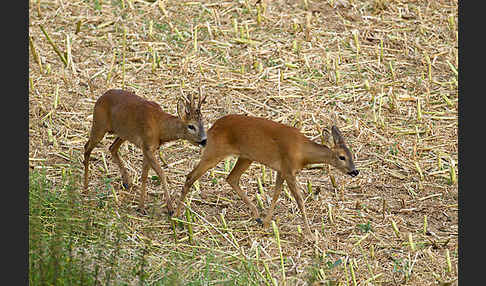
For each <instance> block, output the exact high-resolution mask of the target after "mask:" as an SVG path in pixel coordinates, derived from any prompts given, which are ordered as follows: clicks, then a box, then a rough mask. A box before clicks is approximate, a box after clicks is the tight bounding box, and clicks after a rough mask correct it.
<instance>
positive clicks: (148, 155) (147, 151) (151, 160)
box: [141, 147, 173, 214]
mask: <svg viewBox="0 0 486 286" xmlns="http://www.w3.org/2000/svg"><path fill="white" fill-rule="evenodd" d="M154 149H155V148H150V147H149V148H147V147H145V148H143V156H144V160H147V162H148V165H149V166H150V167H152V169H154V171H155V173H157V175H158V176H159V178H160V182H161V184H162V189H163V190H164V192H165V200H166V203H167V211H168V212H169V214H172V212H173V210H172V203H171V199H170V195H169V190H168V189H167V176H166V175H165V172H164V170H162V168H161V167H160V164H159V163H158V162H157V161H156V159H155V156H154V152H155V150H154ZM147 172H148V170H147ZM147 174H148V173H147ZM145 181H146V180H145ZM145 193H146V189H142V195H141V198H142V197H143V199H145Z"/></svg>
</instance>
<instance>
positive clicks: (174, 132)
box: [160, 115, 185, 142]
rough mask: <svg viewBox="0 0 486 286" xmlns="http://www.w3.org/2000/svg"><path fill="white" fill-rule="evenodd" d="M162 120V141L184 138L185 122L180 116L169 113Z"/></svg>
mask: <svg viewBox="0 0 486 286" xmlns="http://www.w3.org/2000/svg"><path fill="white" fill-rule="evenodd" d="M160 122H161V124H160V141H161V142H169V141H174V140H178V139H182V138H184V134H185V124H184V122H183V121H182V120H181V119H180V118H179V117H176V116H173V115H168V116H166V117H165V118H163V120H161V121H160Z"/></svg>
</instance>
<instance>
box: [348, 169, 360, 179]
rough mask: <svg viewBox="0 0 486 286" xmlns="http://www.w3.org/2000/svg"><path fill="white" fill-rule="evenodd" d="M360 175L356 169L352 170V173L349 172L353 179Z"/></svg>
mask: <svg viewBox="0 0 486 286" xmlns="http://www.w3.org/2000/svg"><path fill="white" fill-rule="evenodd" d="M358 174H359V171H358V170H356V169H354V170H352V171H351V172H348V175H350V176H351V177H356V176H357V175H358Z"/></svg>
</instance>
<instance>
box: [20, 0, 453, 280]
mask: <svg viewBox="0 0 486 286" xmlns="http://www.w3.org/2000/svg"><path fill="white" fill-rule="evenodd" d="M254 2H255V1H250V0H245V1H203V2H195V1H193V2H186V1H171V0H167V1H160V0H159V1H141V0H95V1H62V0H58V1H49V0H31V1H30V10H29V15H30V17H29V33H30V36H31V39H32V41H31V45H30V51H31V53H30V55H29V56H30V61H29V82H30V87H29V136H30V138H29V139H30V140H29V164H30V168H45V169H46V170H47V172H48V173H47V176H48V178H49V179H50V180H51V181H52V183H53V184H54V185H55V184H56V183H60V182H61V171H62V170H63V169H65V168H68V167H73V168H74V169H75V170H77V171H79V173H80V174H82V172H83V171H82V164H81V162H82V152H83V146H84V144H85V142H86V140H87V136H88V135H87V134H88V132H89V128H90V125H91V119H92V118H91V113H92V108H93V104H94V101H95V100H96V98H97V97H99V96H100V95H101V94H102V93H103V92H104V91H106V90H107V89H109V88H120V87H124V88H126V89H130V90H133V91H135V92H136V93H137V94H138V95H141V96H143V97H145V98H147V99H150V100H154V101H156V102H158V103H159V104H160V105H161V106H162V108H163V109H164V110H166V111H167V112H169V113H172V114H175V113H176V112H175V111H176V107H175V106H176V102H177V98H178V96H179V86H180V85H181V84H182V85H183V88H184V90H187V91H189V90H193V91H196V90H197V88H198V83H199V80H200V81H201V83H202V85H204V86H205V89H204V92H206V93H208V99H207V104H206V105H205V106H204V107H203V111H202V112H203V116H204V117H205V121H206V125H207V127H210V126H211V124H212V123H213V122H214V121H215V120H216V119H218V118H219V117H221V116H222V115H225V114H229V113H244V114H251V115H257V116H262V117H266V118H270V119H273V120H275V121H279V122H283V123H286V124H292V125H296V126H299V127H300V128H301V129H302V131H303V132H304V133H305V134H307V135H308V136H309V137H311V138H315V139H316V140H318V138H319V136H318V135H319V133H320V129H319V128H323V127H327V126H328V124H329V119H328V115H329V111H335V112H336V113H337V114H338V116H339V119H340V122H341V126H340V127H341V130H342V131H343V133H344V136H345V137H346V139H347V142H348V146H349V147H350V148H351V149H352V150H353V152H354V154H355V156H356V161H355V162H356V165H357V167H358V168H359V170H360V175H359V176H358V177H356V178H349V177H347V176H343V175H341V174H338V173H337V172H336V171H335V170H333V169H332V168H331V170H330V174H331V175H333V176H335V180H336V183H337V185H336V187H333V185H332V184H331V179H330V176H329V174H328V171H327V169H326V168H325V169H324V170H323V171H321V170H320V169H317V170H316V169H312V170H304V171H303V172H301V174H300V175H299V176H298V181H299V182H300V185H301V189H302V191H303V192H304V193H305V198H306V199H305V201H306V202H305V203H306V207H307V211H308V216H309V221H310V225H311V228H312V229H313V230H315V232H316V233H317V236H318V240H317V241H316V243H315V244H314V245H313V244H305V243H303V241H302V240H301V237H300V235H299V233H298V226H299V225H301V218H300V213H299V212H298V209H297V205H296V203H295V202H294V201H293V199H290V198H289V196H288V195H285V194H284V195H282V196H281V197H280V200H279V203H278V204H277V207H276V211H275V215H274V220H275V222H276V226H277V227H278V229H279V245H278V246H277V243H276V240H275V238H274V236H273V232H272V229H270V228H269V229H262V228H261V227H260V226H258V225H256V223H254V222H252V221H251V219H250V216H249V211H248V208H247V207H246V206H245V205H244V204H242V203H241V200H240V199H239V198H238V197H237V195H236V194H235V193H233V191H232V190H231V187H230V186H229V185H228V184H227V183H226V182H225V180H224V178H225V176H226V174H227V173H228V172H229V168H230V165H231V164H233V163H234V161H235V160H234V159H229V160H228V161H227V162H225V163H224V164H223V163H221V164H219V165H218V166H217V167H216V168H215V169H213V171H212V172H208V173H207V174H206V175H204V176H203V177H202V178H201V179H200V181H199V189H197V190H195V191H193V192H192V193H191V196H190V198H189V199H188V203H189V204H190V208H191V211H192V219H193V225H192V229H191V239H193V240H194V241H193V244H189V231H188V230H187V229H185V230H180V229H178V230H177V234H176V237H177V242H174V233H173V230H172V227H171V225H170V223H169V222H168V221H167V220H166V219H165V218H163V219H160V218H157V217H154V216H142V215H140V214H138V213H136V212H135V211H134V210H133V209H134V208H135V206H136V202H135V200H136V199H137V196H136V192H132V193H126V192H123V191H122V190H121V177H120V174H119V172H118V169H117V167H116V165H115V164H113V162H112V161H111V158H109V157H110V155H109V152H107V148H108V146H109V144H111V142H112V141H113V137H110V136H107V137H105V139H104V140H103V141H102V143H101V144H100V146H99V147H98V148H96V149H95V150H94V151H93V155H92V163H91V168H92V170H93V171H92V173H91V177H90V189H91V192H92V193H93V194H94V193H96V192H102V191H103V190H105V184H106V179H107V178H110V179H112V180H111V182H110V183H109V184H111V186H112V187H113V188H114V190H115V191H116V192H115V193H116V194H118V197H117V199H124V204H123V206H121V207H120V209H119V212H125V213H127V216H126V217H127V218H128V219H127V220H126V221H124V231H126V232H127V233H130V234H131V236H132V239H131V240H130V241H126V242H124V243H122V244H121V245H122V247H124V249H123V251H125V252H127V253H128V252H130V250H131V249H132V248H133V249H135V248H140V245H144V244H145V243H147V241H149V242H150V245H151V248H150V250H149V252H148V254H147V257H148V261H149V264H148V265H147V266H146V267H147V271H148V273H149V274H151V275H149V279H148V280H149V281H150V279H152V281H155V280H156V279H157V278H158V277H157V274H156V273H157V269H158V267H161V266H163V265H165V264H166V263H168V262H167V260H168V259H169V257H170V255H171V254H172V253H173V252H174V251H176V252H179V253H184V252H187V251H191V249H198V250H200V251H205V250H212V251H214V252H215V253H217V254H218V255H219V256H220V259H222V260H224V261H226V263H227V266H228V267H231V266H232V265H235V263H237V262H239V261H242V260H243V261H253V262H254V263H255V264H256V269H257V271H258V272H260V273H261V277H262V279H263V280H265V279H266V281H267V283H269V284H271V283H273V282H272V280H270V279H269V276H271V277H273V278H274V281H278V283H279V285H284V284H285V282H286V284H287V285H304V284H305V283H308V284H311V283H313V282H316V281H321V283H322V282H325V281H334V282H338V283H341V285H358V284H359V285H371V284H373V285H398V284H400V285H402V284H403V285H430V284H434V283H437V282H451V281H455V279H457V275H458V268H457V265H458V263H457V262H458V227H457V223H458V199H457V195H458V194H457V192H458V188H457V174H458V165H457V158H458V156H457V122H458V121H457V111H458V87H457V67H458V56H457V53H458V49H457V31H458V29H457V1H453V0H451V1H446V0H443V1H439V0H436V1H399V0H392V1H380V0H364V1H356V0H353V1H349V2H345V1H336V0H334V1H330V0H329V1H316V0H313V1H311V0H308V1H298V0H296V1H290V0H289V1H284V0H275V1H262V3H263V5H266V7H264V6H262V5H261V4H259V5H255V3H254ZM339 3H346V4H347V5H344V6H345V7H343V5H337V6H336V7H334V5H333V4H339ZM41 26H42V27H43V28H44V29H45V32H46V33H44V32H43V31H42V30H41ZM196 35H197V36H196ZM46 36H48V37H49V38H50V39H51V40H52V42H49V40H48V38H47V37H46ZM56 50H57V51H56ZM120 152H121V157H122V158H123V160H124V161H125V162H126V165H127V168H128V169H129V171H130V173H131V175H132V177H133V178H134V183H135V185H136V186H139V181H138V180H139V178H140V172H141V166H142V154H141V151H140V150H139V149H137V148H135V147H134V146H133V145H131V144H127V143H125V144H124V145H123V146H122V148H121V149H120ZM161 153H162V154H163V157H164V159H165V160H166V161H167V163H168V165H169V167H167V168H166V172H167V175H168V181H169V185H170V187H171V189H172V194H174V196H176V195H177V196H178V194H179V192H180V190H182V185H183V183H184V180H185V175H186V174H187V173H188V172H189V171H190V170H192V168H193V167H194V166H195V163H196V162H197V161H198V159H199V154H200V151H199V150H198V149H197V148H196V147H193V146H192V145H190V144H188V143H187V142H183V141H177V142H172V143H170V144H166V145H165V146H163V147H162V148H161ZM262 172H263V171H262V166H260V165H258V164H254V165H252V167H250V169H249V170H248V171H247V172H246V173H245V174H244V175H243V177H242V182H241V186H242V188H243V189H245V190H247V191H248V193H249V195H250V198H251V199H253V200H254V201H255V202H256V201H257V198H256V196H255V194H256V193H259V195H260V196H261V198H262V201H263V204H264V206H265V208H266V207H268V203H269V199H270V195H271V191H272V190H273V184H274V178H275V174H273V172H271V170H269V169H268V168H267V169H266V170H264V174H265V177H264V178H263V177H262ZM151 175H155V173H154V172H153V171H152V170H151V171H150V173H149V177H150V176H151ZM259 181H262V183H263V184H262V185H263V191H262V192H261V193H260V192H259V191H258V189H259V188H258V185H259ZM308 182H310V185H311V190H312V194H310V193H309V192H308V191H307V190H308ZM79 186H81V184H79ZM284 193H285V192H284ZM149 194H151V195H152V197H151V198H150V200H151V203H152V204H151V206H152V207H153V208H154V209H158V208H160V207H161V206H160V202H161V201H162V200H161V199H162V198H161V196H162V193H161V189H160V186H158V185H157V181H156V180H153V182H152V183H151V184H149ZM110 199H113V200H114V199H115V198H114V197H113V194H112V193H110ZM89 201H90V198H86V203H89ZM222 214H224V215H222ZM223 217H224V222H225V223H224V224H223V220H222V218H223ZM186 218H191V216H187V217H186V216H185V217H181V218H180V219H181V220H186ZM425 221H426V225H424V222H425ZM280 250H281V251H282V253H283V259H281V257H280V254H279V251H280ZM93 255H94V254H93ZM339 262H341V264H339ZM334 263H336V264H335V265H333V264H334ZM181 277H184V271H183V269H181ZM283 278H285V281H283ZM120 279H121V278H120ZM316 283H317V282H316ZM323 285H324V284H323ZM335 285H338V284H335Z"/></svg>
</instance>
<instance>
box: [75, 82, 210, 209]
mask: <svg viewBox="0 0 486 286" xmlns="http://www.w3.org/2000/svg"><path fill="white" fill-rule="evenodd" d="M205 100H206V97H204V99H201V88H199V102H198V105H197V106H196V105H195V103H194V97H193V96H191V97H190V100H187V99H186V98H184V100H183V99H182V98H181V99H179V101H178V103H177V114H178V116H179V117H176V116H173V115H170V114H168V113H165V112H164V111H162V109H161V108H160V106H159V105H158V104H157V103H155V102H152V101H148V100H146V99H143V98H141V97H139V96H137V95H135V94H134V93H131V92H128V91H124V90H120V89H112V90H108V91H107V92H105V93H104V94H103V95H102V96H101V97H100V98H98V100H97V101H96V103H95V106H94V111H93V125H92V127H91V133H90V136H89V140H88V142H87V143H86V145H84V191H85V192H87V189H88V172H89V169H88V165H89V157H90V154H91V151H92V150H93V148H94V147H95V146H96V144H98V142H100V141H101V139H103V136H104V135H105V133H106V132H108V133H113V134H116V135H117V137H116V139H115V141H114V142H113V144H111V146H110V148H109V149H110V152H111V155H112V157H113V160H114V162H115V163H116V164H117V165H118V167H119V169H120V172H121V175H122V179H123V186H124V187H125V188H129V187H130V185H131V182H130V179H129V176H128V172H127V170H126V169H125V167H124V165H123V162H122V161H121V160H120V157H119V156H118V149H119V148H120V145H121V144H122V143H123V142H125V141H127V140H128V141H129V142H131V143H133V144H135V145H136V146H138V147H139V148H141V149H142V152H143V167H142V178H141V181H142V188H141V192H140V200H139V208H141V209H144V208H145V196H146V191H147V176H148V171H149V168H152V169H154V170H155V172H156V173H157V175H158V176H159V178H160V180H161V183H162V188H163V189H164V191H165V196H166V201H167V209H168V211H169V214H172V212H173V211H172V204H171V200H170V196H169V192H168V190H167V179H166V176H165V173H164V171H163V170H162V168H161V167H160V164H159V163H158V162H157V161H156V159H155V156H154V152H155V151H156V150H158V149H159V147H160V145H162V144H163V143H165V142H169V141H173V140H177V139H186V140H188V141H189V142H191V143H192V144H193V145H202V146H205V145H206V131H205V130H204V125H203V122H202V116H201V105H202V104H203V103H204V101H205Z"/></svg>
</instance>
